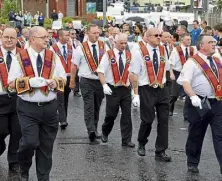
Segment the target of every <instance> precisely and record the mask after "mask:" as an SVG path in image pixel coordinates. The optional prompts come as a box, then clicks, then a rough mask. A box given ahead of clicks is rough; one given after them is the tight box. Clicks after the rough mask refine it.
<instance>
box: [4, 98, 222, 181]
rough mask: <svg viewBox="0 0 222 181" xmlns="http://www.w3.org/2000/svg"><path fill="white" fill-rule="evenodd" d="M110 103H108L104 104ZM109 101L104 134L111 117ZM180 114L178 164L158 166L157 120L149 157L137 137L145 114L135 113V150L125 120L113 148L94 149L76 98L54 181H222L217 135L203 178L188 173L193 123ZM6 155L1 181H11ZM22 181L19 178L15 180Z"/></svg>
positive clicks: (172, 145) (172, 140) (58, 147)
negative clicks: (124, 140) (127, 144)
mask: <svg viewBox="0 0 222 181" xmlns="http://www.w3.org/2000/svg"><path fill="white" fill-rule="evenodd" d="M104 102H105V99H104ZM104 102H103V105H102V109H101V116H100V122H99V123H100V124H99V132H101V124H102V122H103V119H104V117H105V104H104ZM175 112H176V113H177V114H175V115H174V116H173V117H172V118H170V119H169V149H168V151H167V153H169V154H170V155H171V156H172V162H170V163H161V162H156V161H155V159H154V156H155V140H156V121H155V122H154V124H153V128H152V132H151V135H150V138H149V142H148V144H147V145H146V156H145V157H140V156H138V155H137V152H136V149H137V141H136V139H137V133H138V129H139V125H140V119H139V110H138V109H137V108H133V110H132V119H133V128H134V130H133V139H132V141H133V142H134V143H136V147H135V148H123V147H122V146H121V133H120V126H119V116H120V115H121V113H120V114H119V116H118V117H117V119H116V121H115V125H114V128H113V131H112V132H111V134H110V136H109V141H108V143H105V144H104V143H101V144H100V145H89V141H88V138H87V131H86V128H85V124H84V119H83V102H82V98H76V97H75V98H73V97H72V95H71V94H70V103H69V116H68V122H69V126H68V127H67V129H66V131H61V130H59V132H58V135H57V139H56V141H55V145H54V153H53V168H52V172H51V181H220V180H222V176H221V175H220V170H219V165H218V162H217V160H216V156H215V152H214V149H213V144H212V136H211V130H210V129H208V132H207V134H206V137H205V141H204V145H203V151H202V155H201V162H200V165H199V169H200V174H197V175H193V174H190V173H187V167H186V155H185V149H184V148H185V143H186V138H187V127H188V123H187V122H184V121H183V117H182V115H183V114H182V104H181V103H179V104H177V106H176V110H175ZM6 159H7V155H6V152H5V153H4V154H3V156H2V157H0V181H6V180H8V165H7V160H6ZM34 163H35V162H34V159H33V165H32V168H31V170H30V180H31V181H36V180H37V178H36V174H35V164H34ZM11 180H12V181H16V178H15V177H14V178H11Z"/></svg>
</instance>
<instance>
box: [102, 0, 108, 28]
mask: <svg viewBox="0 0 222 181" xmlns="http://www.w3.org/2000/svg"><path fill="white" fill-rule="evenodd" d="M106 1H107V0H103V27H104V26H105V25H106V21H107V20H106Z"/></svg>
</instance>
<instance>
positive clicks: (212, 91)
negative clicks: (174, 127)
mask: <svg viewBox="0 0 222 181" xmlns="http://www.w3.org/2000/svg"><path fill="white" fill-rule="evenodd" d="M196 46H197V50H198V53H197V54H196V55H194V56H193V57H192V58H189V59H188V60H187V61H186V63H185V64H184V66H183V69H182V71H181V74H180V77H179V78H178V80H177V82H178V83H179V84H181V85H183V88H184V90H185V92H186V94H187V95H188V97H189V98H188V121H189V134H188V138H187V143H186V155H187V166H188V171H189V172H192V173H198V172H199V169H198V165H199V162H200V155H201V150H202V145H203V140H204V137H205V133H206V131H207V128H208V125H210V126H211V131H212V137H213V144H214V149H215V153H216V156H217V160H218V162H219V165H220V172H221V174H222V135H221V133H222V122H221V120H222V101H221V100H222V89H221V87H222V84H221V82H222V64H221V61H220V59H218V58H216V57H212V55H213V54H214V53H215V49H216V41H215V39H214V38H213V37H212V36H209V35H204V34H203V35H200V37H199V38H198V39H197V45H196ZM209 166H210V165H209Z"/></svg>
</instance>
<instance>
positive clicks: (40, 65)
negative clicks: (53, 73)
mask: <svg viewBox="0 0 222 181" xmlns="http://www.w3.org/2000/svg"><path fill="white" fill-rule="evenodd" d="M36 66H37V71H38V76H40V74H41V70H42V58H41V56H40V54H38V57H37V61H36Z"/></svg>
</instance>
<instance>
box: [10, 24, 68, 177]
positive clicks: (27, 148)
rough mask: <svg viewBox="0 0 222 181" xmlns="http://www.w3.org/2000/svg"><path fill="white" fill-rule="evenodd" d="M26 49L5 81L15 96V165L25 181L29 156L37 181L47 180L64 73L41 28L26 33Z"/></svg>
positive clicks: (64, 78)
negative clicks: (18, 134)
mask: <svg viewBox="0 0 222 181" xmlns="http://www.w3.org/2000/svg"><path fill="white" fill-rule="evenodd" d="M29 35H30V39H29V42H30V47H29V48H28V49H24V50H22V51H20V53H19V54H18V56H17V57H18V60H17V61H14V62H12V66H11V69H10V72H9V77H8V82H9V86H10V88H15V89H16V91H17V93H18V96H19V97H18V99H17V106H18V107H17V108H18V109H17V110H18V119H19V123H20V125H21V131H22V138H21V140H20V142H19V150H18V157H17V158H18V162H19V165H20V174H21V180H22V181H26V180H27V181H28V180H29V169H30V167H31V165H32V157H33V155H34V154H35V157H36V172H37V178H38V180H42V181H49V174H50V171H51V167H52V150H53V144H54V140H55V138H56V134H57V131H58V117H57V108H58V105H57V100H56V98H57V97H56V96H57V93H58V92H63V91H64V87H65V84H66V73H65V70H64V69H63V66H62V64H61V61H60V59H59V57H58V56H57V55H56V54H55V53H53V52H52V51H51V50H49V49H47V45H48V41H49V39H48V32H47V31H46V30H45V29H44V28H43V27H37V26H36V27H33V28H32V29H31V30H30V34H29Z"/></svg>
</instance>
